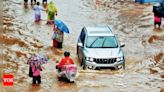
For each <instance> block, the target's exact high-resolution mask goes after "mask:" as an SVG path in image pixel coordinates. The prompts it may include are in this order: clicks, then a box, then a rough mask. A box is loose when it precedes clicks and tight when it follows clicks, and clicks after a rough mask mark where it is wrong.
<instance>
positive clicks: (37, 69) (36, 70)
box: [32, 63, 42, 84]
mask: <svg viewBox="0 0 164 92" xmlns="http://www.w3.org/2000/svg"><path fill="white" fill-rule="evenodd" d="M41 71H42V68H41V66H40V65H37V63H35V64H34V65H33V66H32V72H33V81H32V82H33V84H36V82H37V83H38V84H40V83H41V76H40V72H41Z"/></svg>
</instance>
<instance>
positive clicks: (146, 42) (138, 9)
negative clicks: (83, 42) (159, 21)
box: [0, 0, 164, 92]
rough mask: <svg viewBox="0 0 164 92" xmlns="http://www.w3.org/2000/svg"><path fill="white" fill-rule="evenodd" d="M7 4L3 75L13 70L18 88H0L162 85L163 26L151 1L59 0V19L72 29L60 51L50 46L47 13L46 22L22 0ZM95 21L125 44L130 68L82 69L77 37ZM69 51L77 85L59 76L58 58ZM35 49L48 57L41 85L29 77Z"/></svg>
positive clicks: (59, 90)
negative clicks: (38, 19) (156, 20)
mask: <svg viewBox="0 0 164 92" xmlns="http://www.w3.org/2000/svg"><path fill="white" fill-rule="evenodd" d="M3 4H4V5H5V6H4V8H3V12H4V15H3V23H4V25H3V28H4V31H3V32H4V34H0V42H1V43H3V46H4V47H3V52H4V53H3V55H4V56H3V73H13V74H14V87H2V85H0V87H2V89H3V91H2V92H11V90H13V91H12V92H20V91H22V92H84V91H85V92H100V91H101V92H160V90H162V89H164V83H163V82H164V79H163V76H164V67H163V66H164V26H162V29H160V30H159V29H154V26H153V13H152V12H151V11H152V6H151V5H147V4H146V5H140V4H135V3H133V2H128V1H125V2H122V1H118V2H114V1H113V2H111V1H108V0H55V5H56V6H57V8H58V11H59V12H58V16H57V19H61V20H63V21H64V22H65V23H66V24H67V25H68V27H69V29H70V34H64V43H63V49H56V48H52V40H51V36H52V33H53V31H52V26H49V25H46V18H47V15H46V12H45V11H43V12H42V21H41V22H40V23H35V22H34V12H33V10H32V8H31V5H28V7H26V8H25V7H24V5H23V1H22V0H5V1H3ZM127 6H128V7H127ZM163 22H164V21H163ZM93 24H108V25H112V27H113V29H114V33H115V34H116V35H117V37H118V39H119V40H120V42H124V43H125V47H124V48H123V51H124V53H125V58H126V70H112V71H111V70H100V71H99V70H85V71H84V70H82V69H81V67H80V66H79V61H78V59H77V56H76V43H77V38H78V36H79V34H80V31H81V29H82V27H83V26H86V25H93ZM2 38H3V39H2ZM65 50H67V51H70V52H71V57H72V58H73V60H74V61H75V63H76V65H77V66H78V76H77V79H76V81H75V83H66V82H64V81H58V79H57V75H56V72H55V64H56V60H60V59H61V58H62V57H63V52H64V51H65ZM32 52H37V53H41V54H44V55H47V56H48V57H50V60H49V62H48V64H45V65H44V69H43V71H42V73H41V76H42V84H41V85H40V86H32V85H31V82H32V81H31V80H32V79H31V78H29V77H28V67H29V66H28V65H27V64H26V61H27V58H28V57H29V56H30V54H29V53H32ZM0 89H1V88H0ZM0 92H1V91H0Z"/></svg>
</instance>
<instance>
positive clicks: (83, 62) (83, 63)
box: [81, 60, 87, 70]
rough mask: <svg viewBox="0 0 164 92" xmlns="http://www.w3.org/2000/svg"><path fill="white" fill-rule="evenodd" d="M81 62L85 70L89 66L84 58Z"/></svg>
mask: <svg viewBox="0 0 164 92" xmlns="http://www.w3.org/2000/svg"><path fill="white" fill-rule="evenodd" d="M81 63H82V68H83V70H86V67H87V66H86V63H85V61H84V60H82V62H81Z"/></svg>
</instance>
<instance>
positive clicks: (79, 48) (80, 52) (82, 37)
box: [77, 28, 86, 62]
mask: <svg viewBox="0 0 164 92" xmlns="http://www.w3.org/2000/svg"><path fill="white" fill-rule="evenodd" d="M85 37H86V32H85V29H84V28H83V29H82V31H81V33H80V36H79V39H78V43H82V46H77V53H78V57H79V60H80V62H82V59H83V49H84V41H85Z"/></svg>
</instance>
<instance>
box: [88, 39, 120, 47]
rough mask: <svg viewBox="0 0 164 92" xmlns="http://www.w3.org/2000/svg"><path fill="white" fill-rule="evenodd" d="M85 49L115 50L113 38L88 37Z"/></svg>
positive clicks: (116, 45)
mask: <svg viewBox="0 0 164 92" xmlns="http://www.w3.org/2000/svg"><path fill="white" fill-rule="evenodd" d="M86 47H87V48H117V47H118V44H117V41H116V39H115V37H114V36H90V37H88V38H87V44H86Z"/></svg>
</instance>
